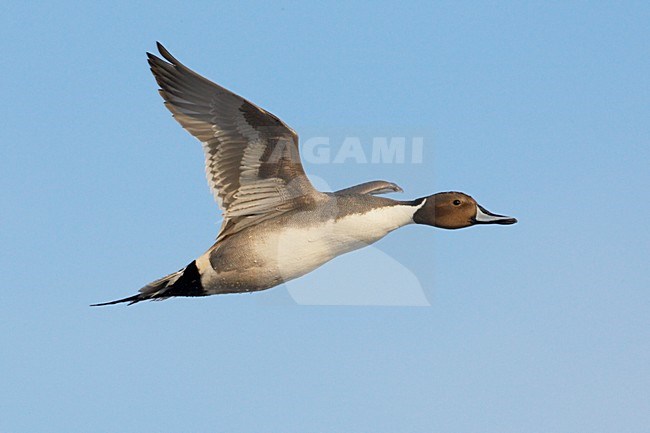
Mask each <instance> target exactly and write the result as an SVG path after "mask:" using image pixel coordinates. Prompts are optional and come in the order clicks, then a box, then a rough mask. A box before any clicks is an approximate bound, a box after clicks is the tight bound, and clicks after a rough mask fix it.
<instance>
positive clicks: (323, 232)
mask: <svg viewBox="0 0 650 433" xmlns="http://www.w3.org/2000/svg"><path fill="white" fill-rule="evenodd" d="M414 211H415V209H414V208H413V207H412V206H391V207H385V208H377V209H374V210H371V211H369V212H367V213H365V214H351V215H348V216H345V217H343V218H340V219H338V220H329V221H327V222H325V223H321V224H319V225H318V226H314V227H301V226H299V225H297V226H296V227H291V226H289V227H287V228H285V229H283V230H281V231H280V232H277V233H270V234H267V235H266V236H264V237H263V239H260V240H259V243H257V244H256V249H257V253H258V254H260V255H262V256H263V257H265V259H266V260H268V261H269V262H268V263H269V264H272V265H273V267H274V268H276V269H277V270H278V272H279V274H280V276H281V277H282V279H283V280H284V281H288V280H291V279H293V278H296V277H299V276H301V275H304V274H306V273H308V272H310V271H312V270H314V269H315V268H317V267H319V266H321V265H322V264H324V263H326V262H327V261H329V260H331V259H333V258H334V257H336V256H339V255H341V254H344V253H347V252H349V251H353V250H356V249H359V248H362V247H364V246H366V245H370V244H372V243H374V242H376V241H378V240H379V239H381V238H383V237H384V236H386V235H387V234H388V233H390V232H391V231H393V230H395V229H397V228H399V227H402V226H404V225H407V224H410V223H412V222H413V213H414Z"/></svg>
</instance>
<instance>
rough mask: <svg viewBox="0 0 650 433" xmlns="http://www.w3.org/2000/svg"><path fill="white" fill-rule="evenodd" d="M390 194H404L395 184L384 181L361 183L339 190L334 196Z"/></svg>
mask: <svg viewBox="0 0 650 433" xmlns="http://www.w3.org/2000/svg"><path fill="white" fill-rule="evenodd" d="M391 192H404V190H403V189H402V188H400V187H399V185H397V184H396V183H393V182H386V181H385V180H373V181H371V182H365V183H361V184H359V185H355V186H351V187H349V188H345V189H340V190H338V191H336V192H335V194H371V195H378V194H388V193H391Z"/></svg>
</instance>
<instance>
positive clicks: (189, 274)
mask: <svg viewBox="0 0 650 433" xmlns="http://www.w3.org/2000/svg"><path fill="white" fill-rule="evenodd" d="M158 51H159V52H160V54H161V55H162V57H163V58H164V59H165V60H163V59H161V58H159V57H157V56H155V55H153V54H151V53H147V56H148V61H149V65H150V66H151V71H152V72H153V75H154V77H155V78H156V81H157V82H158V85H159V86H160V90H159V92H160V94H161V95H162V97H163V99H164V100H165V106H166V107H167V108H168V109H169V111H171V112H172V115H173V116H174V118H175V119H176V120H177V121H178V122H179V123H180V124H181V126H182V127H183V128H185V129H186V130H187V131H188V132H189V133H190V134H192V135H193V136H194V137H196V138H197V139H198V140H199V141H201V143H202V144H203V150H204V151H205V159H206V173H207V178H208V183H209V185H210V188H211V189H212V192H213V193H214V196H215V199H216V201H217V202H218V203H219V206H220V207H221V209H222V210H223V213H224V217H223V223H222V225H221V229H220V231H219V234H218V235H217V240H216V242H215V244H214V245H213V246H212V247H211V248H210V249H208V251H207V252H206V253H205V254H203V255H202V256H201V257H199V258H198V259H196V260H194V261H192V263H190V264H189V265H187V266H186V267H185V268H183V269H181V270H179V271H178V272H174V273H173V274H170V275H168V276H166V277H164V278H161V279H159V280H156V281H154V282H152V283H150V284H147V285H146V286H144V287H143V288H142V289H140V292H139V293H138V294H136V295H134V296H130V297H127V298H124V299H119V300H117V301H112V302H106V303H103V304H96V305H109V304H117V303H120V302H129V303H135V302H140V301H144V300H147V299H153V300H160V299H166V298H169V297H172V296H206V295H215V294H223V293H243V292H255V291H259V290H264V289H269V288H271V287H274V286H276V285H278V284H281V283H283V282H285V281H289V280H292V279H294V278H297V277H300V276H302V275H304V274H306V273H308V272H311V271H312V270H314V269H316V268H317V267H319V266H321V265H323V264H324V263H326V262H328V261H329V260H331V259H333V258H334V257H336V256H339V255H341V254H345V253H347V252H350V251H353V250H356V249H359V248H362V247H364V246H366V245H370V244H372V243H374V242H376V241H378V240H379V239H381V238H383V237H384V236H386V235H387V234H388V233H390V232H392V231H393V230H395V229H397V228H399V227H402V226H405V225H408V224H412V223H415V224H426V225H430V226H435V227H440V228H443V229H459V228H463V227H469V226H472V225H477V224H514V223H516V222H517V220H516V219H515V218H511V217H507V216H503V215H497V214H494V213H492V212H489V211H487V210H486V209H485V208H483V207H482V206H480V205H479V204H478V203H477V202H476V201H475V200H474V199H473V198H472V197H470V196H469V195H467V194H464V193H462V192H441V193H438V194H433V195H431V196H428V197H423V198H419V199H416V200H413V201H397V200H391V199H389V198H383V197H377V195H378V194H385V193H389V192H401V191H402V189H401V188H400V187H399V186H397V185H396V184H394V183H391V182H385V181H373V182H367V183H363V184H361V185H356V186H353V187H350V188H347V189H343V190H340V191H336V192H334V193H325V192H320V191H317V190H316V189H315V188H314V187H313V186H312V184H311V183H310V182H309V180H308V179H307V176H306V175H305V171H304V169H303V167H302V164H301V162H300V155H299V153H298V134H296V132H295V131H294V130H293V129H291V128H290V127H289V126H287V125H286V124H285V123H284V122H282V121H281V120H280V119H278V118H277V117H276V116H274V115H273V114H271V113H269V112H268V111H265V110H263V109H262V108H260V107H258V106H256V105H255V104H253V103H251V102H249V101H247V100H246V99H244V98H242V97H240V96H238V95H235V94H234V93H232V92H230V91H228V90H226V89H224V88H223V87H221V86H219V85H217V84H215V83H213V82H211V81H209V80H207V79H206V78H204V77H202V76H201V75H199V74H197V73H196V72H194V71H192V70H190V69H189V68H187V67H186V66H184V65H183V64H182V63H180V62H179V61H178V60H176V59H175V58H174V57H173V56H172V55H171V54H170V53H169V52H168V51H167V50H166V49H165V48H164V47H163V46H162V45H161V44H160V43H158Z"/></svg>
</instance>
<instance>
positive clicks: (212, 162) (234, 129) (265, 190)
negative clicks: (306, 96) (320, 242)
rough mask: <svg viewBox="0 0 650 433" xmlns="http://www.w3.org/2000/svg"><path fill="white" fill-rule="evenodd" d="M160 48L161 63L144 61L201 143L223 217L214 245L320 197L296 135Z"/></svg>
mask: <svg viewBox="0 0 650 433" xmlns="http://www.w3.org/2000/svg"><path fill="white" fill-rule="evenodd" d="M157 46H158V51H159V52H160V54H161V55H162V56H163V57H164V59H165V60H166V61H165V60H163V59H161V58H159V57H157V56H155V55H153V54H150V53H147V56H148V58H149V65H150V66H151V71H152V72H153V75H154V77H155V78H156V81H157V82H158V85H159V86H160V90H159V91H160V94H161V95H162V97H163V98H164V100H165V106H166V107H167V108H168V109H169V111H171V112H172V114H173V116H174V118H175V119H176V120H177V121H178V123H180V124H181V126H182V127H183V128H185V129H186V130H187V131H188V132H189V133H190V134H192V135H193V136H195V137H196V138H198V139H199V140H200V141H201V142H202V143H203V150H204V152H205V159H206V174H207V178H208V183H209V185H210V188H211V189H212V192H213V194H214V196H215V198H216V200H217V203H219V205H220V206H221V208H222V209H223V210H224V224H223V225H222V227H221V231H220V233H219V236H218V238H222V237H224V236H225V235H227V234H232V233H235V232H237V231H239V230H241V229H242V228H244V227H247V226H250V225H253V224H256V223H258V222H260V221H261V220H264V219H268V218H272V217H274V216H276V215H277V214H279V213H283V212H286V211H287V210H290V209H293V208H295V207H296V206H298V205H299V204H301V203H305V202H311V201H313V200H314V199H316V198H317V197H318V195H319V193H318V192H317V191H316V190H315V189H314V187H313V186H312V185H311V183H310V182H309V180H308V179H307V177H306V175H305V171H304V169H303V167H302V164H301V162H300V155H299V153H298V135H297V134H296V132H295V131H293V130H292V129H291V128H289V127H288V126H287V125H285V124H284V123H283V122H282V121H281V120H280V119H278V118H277V117H276V116H274V115H273V114H271V113H269V112H267V111H265V110H263V109H262V108H259V107H257V106H256V105H255V104H253V103H251V102H249V101H247V100H246V99H244V98H242V97H240V96H238V95H235V94H234V93H232V92H230V91H228V90H226V89H224V88H223V87H221V86H219V85H217V84H215V83H213V82H211V81H209V80H207V79H206V78H203V77H202V76H200V75H199V74H197V73H195V72H194V71H192V70H190V69H189V68H187V67H186V66H184V65H183V64H182V63H180V62H179V61H178V60H176V59H175V58H174V57H173V56H172V55H171V54H170V53H169V52H168V51H167V50H166V49H165V47H163V46H162V45H161V44H160V43H157Z"/></svg>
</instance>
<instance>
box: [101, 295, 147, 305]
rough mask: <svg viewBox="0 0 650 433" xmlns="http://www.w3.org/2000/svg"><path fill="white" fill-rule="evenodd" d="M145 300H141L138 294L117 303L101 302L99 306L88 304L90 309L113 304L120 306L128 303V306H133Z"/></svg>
mask: <svg viewBox="0 0 650 433" xmlns="http://www.w3.org/2000/svg"><path fill="white" fill-rule="evenodd" d="M144 299H145V298H143V297H142V296H141V295H140V294H139V293H138V294H137V295H134V296H129V297H128V298H124V299H118V300H117V301H110V302H102V303H100V304H90V306H91V307H103V306H104V305H115V304H121V303H122V302H128V303H129V305H132V304H135V303H136V302H140V301H143V300H144Z"/></svg>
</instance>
